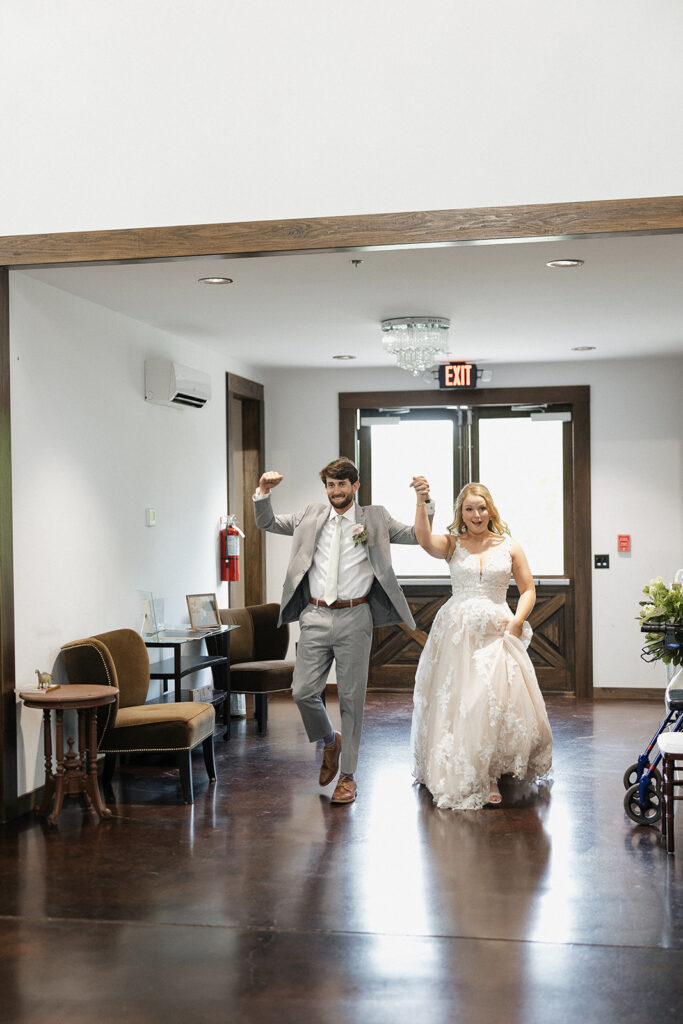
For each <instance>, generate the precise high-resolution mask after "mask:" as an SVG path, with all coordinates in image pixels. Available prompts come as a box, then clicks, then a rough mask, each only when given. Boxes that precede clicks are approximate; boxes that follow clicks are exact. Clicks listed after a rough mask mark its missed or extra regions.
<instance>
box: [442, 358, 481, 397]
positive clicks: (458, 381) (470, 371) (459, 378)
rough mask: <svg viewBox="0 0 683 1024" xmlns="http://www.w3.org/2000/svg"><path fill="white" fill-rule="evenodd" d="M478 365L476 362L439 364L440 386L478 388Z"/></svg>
mask: <svg viewBox="0 0 683 1024" xmlns="http://www.w3.org/2000/svg"><path fill="white" fill-rule="evenodd" d="M476 386H477V367H476V365H475V364H474V363H442V364H441V365H440V366H439V387H440V388H445V389H446V390H447V391H450V390H451V389H454V390H455V389H458V390H459V389H461V388H476Z"/></svg>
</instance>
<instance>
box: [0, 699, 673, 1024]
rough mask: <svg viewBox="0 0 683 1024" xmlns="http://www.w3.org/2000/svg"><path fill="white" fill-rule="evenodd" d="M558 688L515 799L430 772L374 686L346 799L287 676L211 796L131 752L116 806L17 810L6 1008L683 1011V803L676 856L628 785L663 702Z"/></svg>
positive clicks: (371, 1023)
mask: <svg viewBox="0 0 683 1024" xmlns="http://www.w3.org/2000/svg"><path fill="white" fill-rule="evenodd" d="M330 707H331V709H332V713H333V714H334V715H336V713H337V709H336V706H335V701H334V700H333V699H331V700H330ZM548 708H549V714H550V719H551V723H552V726H553V731H554V736H555V767H554V773H555V780H554V784H553V787H552V789H551V790H550V792H548V791H547V790H541V791H539V792H535V791H533V790H524V789H523V788H521V787H512V788H510V787H506V788H505V789H504V802H503V806H502V807H501V808H497V809H486V810H484V811H479V812H474V811H466V812H465V811H461V812H452V811H439V810H437V809H435V808H434V807H433V806H432V804H431V800H430V797H429V794H428V793H427V792H426V791H425V790H424V789H422V788H421V787H418V786H415V785H413V784H411V778H410V774H409V767H408V749H407V748H408V736H409V729H410V712H411V706H410V699H409V697H406V696H404V695H397V694H386V695H383V694H374V695H372V696H370V697H369V698H368V702H367V710H366V725H365V732H364V737H363V744H362V749H361V764H360V769H359V773H358V776H357V777H358V785H359V797H358V800H357V802H356V803H355V804H354V805H352V806H350V807H342V806H332V805H330V803H329V796H330V794H331V791H332V787H328V788H327V789H326V790H320V789H319V787H318V785H317V772H318V760H319V756H320V755H319V751H318V750H316V747H315V746H311V745H309V744H308V743H307V742H306V740H305V737H304V733H303V729H302V727H301V725H300V723H299V719H298V715H297V713H296V710H295V709H294V707H293V705H292V704H291V701H290V700H289V698H288V697H280V698H278V699H276V700H272V701H271V706H270V723H269V732H268V735H267V736H266V737H265V738H262V737H259V736H258V735H257V734H256V732H255V725H254V723H253V721H251V720H250V721H244V720H241V721H233V726H232V730H233V738H232V740H231V742H230V743H229V744H225V743H224V742H223V740H222V739H221V738H220V737H221V733H220V732H219V731H217V734H216V745H217V752H218V757H217V764H218V770H219V781H218V782H217V783H216V784H215V785H209V784H208V782H207V780H206V775H205V772H204V766H203V761H202V758H201V754H200V755H199V756H198V757H197V759H196V761H195V773H194V774H195V789H196V792H195V804H194V806H193V807H187V806H185V805H183V804H182V803H180V795H179V787H178V785H177V782H176V780H175V777H174V774H175V773H174V771H173V769H170V768H164V767H163V766H162V767H152V766H141V767H132V766H131V767H129V768H127V769H126V770H125V771H124V772H122V773H121V774H120V775H119V776H118V777H117V781H116V785H115V790H114V801H115V802H114V803H112V802H111V801H110V806H112V807H113V808H114V811H115V814H116V817H115V819H114V820H112V821H109V822H107V821H105V822H101V823H100V822H99V821H98V820H97V818H95V817H94V816H93V815H91V814H89V813H87V812H84V811H83V810H82V809H81V807H80V805H79V804H78V802H76V801H75V800H74V801H69V802H68V803H67V806H66V807H65V809H64V811H63V813H62V816H61V818H60V821H59V825H58V827H57V828H49V827H48V826H46V825H45V824H44V823H43V822H42V821H40V820H36V819H34V818H24V819H22V820H20V821H18V822H14V823H11V824H10V825H6V826H2V827H0V1021H2V1022H21V1024H61V1022H69V1024H86V1022H87V1024H94V1022H102V1024H108V1022H117V1024H119V1022H121V1021H126V1022H131V1024H147V1022H157V1021H158V1022H163V1024H173V1022H176V1021H184V1022H187V1024H195V1022H203V1021H216V1020H222V1021H229V1022H240V1024H241V1022H248V1024H261V1022H273V1024H276V1022H277V1024H290V1022H297V1024H298V1022H302V1024H303V1022H307V1024H336V1022H349V1024H366V1022H368V1024H384V1022H387V1024H403V1022H410V1024H422V1022H423V1021H424V1022H429V1024H452V1022H464V1024H479V1022H495V1024H497V1022H506V1024H537V1022H538V1024H564V1022H569V1021H571V1022H572V1024H575V1022H577V1021H579V1022H581V1024H592V1022H594V1021H595V1022H597V1021H600V1022H612V1021H613V1022H619V1024H627V1022H631V1021H633V1022H636V1021H637V1022H638V1024H642V1022H643V1021H645V1020H653V1021H674V1020H676V1021H680V1020H681V1019H683V952H682V950H683V805H679V815H678V820H677V824H676V838H677V842H678V846H679V855H678V856H676V857H670V856H667V855H666V853H665V852H664V850H663V849H662V847H661V843H660V837H659V830H658V828H645V827H638V826H636V825H634V824H632V823H631V822H630V821H629V820H628V819H627V818H626V817H625V815H624V813H623V809H622V802H623V796H624V789H623V784H622V776H623V773H624V770H625V769H626V767H627V766H628V765H629V764H630V763H631V762H633V761H634V760H635V759H636V757H637V755H638V754H639V753H640V752H641V750H642V748H643V747H644V746H645V745H646V742H647V740H649V739H650V737H651V735H652V734H653V733H654V731H655V729H656V726H657V724H658V722H659V720H660V719H661V717H662V707H661V706H660V704H659V703H646V702H636V701H633V702H630V701H629V702H626V701H600V702H596V703H575V702H573V701H571V700H568V699H566V698H550V699H549V700H548Z"/></svg>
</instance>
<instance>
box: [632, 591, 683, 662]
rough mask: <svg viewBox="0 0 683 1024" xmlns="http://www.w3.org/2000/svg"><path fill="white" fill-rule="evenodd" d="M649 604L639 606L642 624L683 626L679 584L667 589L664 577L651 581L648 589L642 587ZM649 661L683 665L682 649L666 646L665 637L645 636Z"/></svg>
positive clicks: (659, 635) (657, 634)
mask: <svg viewBox="0 0 683 1024" xmlns="http://www.w3.org/2000/svg"><path fill="white" fill-rule="evenodd" d="M643 593H644V594H645V597H646V600H645V601H641V602H640V616H639V619H640V623H641V625H647V623H648V622H652V623H655V622H660V623H667V624H669V625H674V626H683V588H682V587H681V584H680V583H672V585H671V588H668V587H667V586H666V584H665V582H664V580H663V579H662V577H661V576H656V577H655V578H654V579H653V580H650V582H649V584H648V586H646V587H643ZM646 638H647V645H646V648H643V650H644V651H645V650H646V649H647V654H648V658H647V660H648V661H659V660H660V659H661V660H662V661H663V662H664V664H665V665H669V664H671V665H680V664H681V662H683V651H681V648H680V647H678V648H675V649H673V650H672V649H670V648H667V647H665V646H664V640H665V637H664V634H663V633H646Z"/></svg>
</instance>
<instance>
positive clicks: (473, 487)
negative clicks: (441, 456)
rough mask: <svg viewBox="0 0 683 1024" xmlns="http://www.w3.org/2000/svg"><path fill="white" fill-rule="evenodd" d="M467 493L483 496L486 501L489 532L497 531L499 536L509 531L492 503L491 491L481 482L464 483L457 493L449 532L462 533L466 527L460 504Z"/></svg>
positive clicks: (461, 504)
mask: <svg viewBox="0 0 683 1024" xmlns="http://www.w3.org/2000/svg"><path fill="white" fill-rule="evenodd" d="M468 494H475V495H476V496H477V497H478V498H483V499H484V501H485V502H486V508H487V509H488V513H489V523H488V528H489V530H490V531H491V533H497V534H500V535H501V536H502V534H504V533H507V534H509V533H510V529H509V527H508V524H507V523H506V522H504V521H503V520H502V519H501V518H500V513H499V512H498V509H497V508H496V506H495V505H494V503H493V498H492V497H491V492H490V491H489V489H488V487H484V485H483V484H478V483H471V484H465V486H464V487H463V489H462V490H461V492H460V494H459V495H458V497H457V500H456V502H455V509H454V510H453V516H454V518H453V522H452V523H451V525H450V526H449V527H448V532H449V533H464V532H465V530H466V529H467V528H466V526H465V522H464V520H463V518H462V506H463V503H464V501H465V498H466V497H467V495H468Z"/></svg>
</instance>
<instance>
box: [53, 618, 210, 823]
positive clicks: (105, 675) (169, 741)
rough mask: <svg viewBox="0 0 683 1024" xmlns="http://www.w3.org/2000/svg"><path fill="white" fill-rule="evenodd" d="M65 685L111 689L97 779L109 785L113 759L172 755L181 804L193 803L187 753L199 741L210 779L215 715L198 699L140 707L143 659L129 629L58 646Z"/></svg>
mask: <svg viewBox="0 0 683 1024" xmlns="http://www.w3.org/2000/svg"><path fill="white" fill-rule="evenodd" d="M61 650H62V657H63V659H64V667H65V669H66V672H67V675H68V677H69V682H71V683H99V684H101V685H104V686H117V687H118V689H119V695H118V699H117V701H116V702H115V703H114V704H110V705H109V706H108V707H109V709H110V710H109V714H108V715H102V716H101V721H98V748H97V749H98V751H99V752H100V753H104V755H105V758H104V774H103V781H104V782H105V783H109V782H111V778H112V775H113V773H114V768H115V767H116V758H117V756H118V755H119V754H124V753H125V754H128V753H139V752H146V753H152V752H154V753H157V752H168V751H170V752H173V753H175V758H176V765H177V767H178V770H179V772H180V783H181V789H182V794H183V799H184V801H185V803H188V804H191V803H193V801H194V792H193V786H192V757H191V754H192V751H193V749H194V748H195V747H197V746H198V745H199V744H200V743H201V744H202V750H203V753H204V763H205V765H206V770H207V772H208V775H209V779H210V780H211V781H212V782H214V781H215V779H216V766H215V761H214V749H213V733H214V723H215V712H214V709H213V707H212V706H211V704H205V703H203V702H200V701H196V702H190V701H188V702H184V703H182V704H175V703H169V704H152V703H150V704H146V703H145V701H146V700H147V691H148V690H149V678H150V677H149V673H150V665H149V655H148V653H147V648H146V647H145V643H144V640H143V639H142V637H141V636H140V634H139V633H136V632H135V631H134V630H132V629H114V630H112V631H111V632H109V633H99V634H98V635H97V636H90V637H87V638H86V639H84V640H74V641H72V642H71V643H68V644H64V646H63V647H62V649H61Z"/></svg>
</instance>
